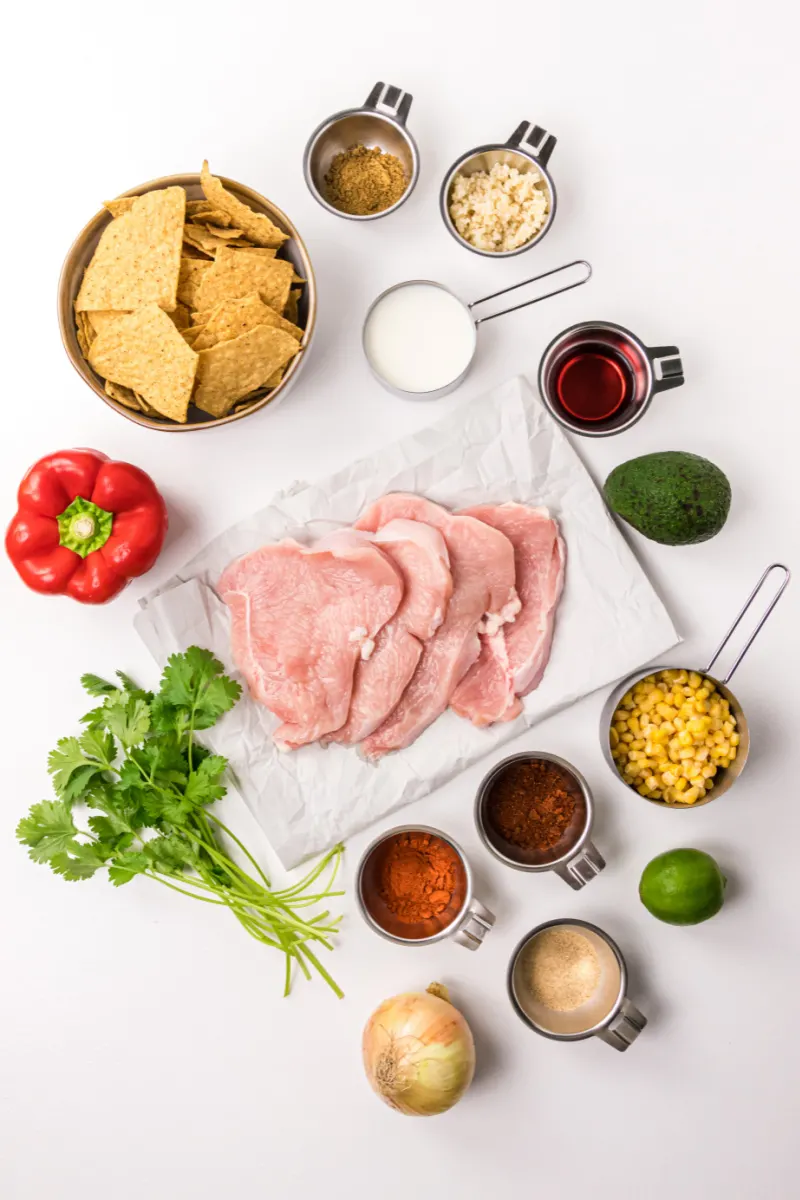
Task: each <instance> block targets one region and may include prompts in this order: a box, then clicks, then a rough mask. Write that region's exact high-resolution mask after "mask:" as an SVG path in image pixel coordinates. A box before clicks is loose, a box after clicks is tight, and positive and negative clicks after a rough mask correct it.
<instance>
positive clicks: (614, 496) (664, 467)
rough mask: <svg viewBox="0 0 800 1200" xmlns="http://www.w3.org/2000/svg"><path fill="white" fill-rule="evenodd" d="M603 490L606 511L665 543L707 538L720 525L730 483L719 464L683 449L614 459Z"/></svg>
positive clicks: (724, 517)
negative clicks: (620, 461) (616, 463)
mask: <svg viewBox="0 0 800 1200" xmlns="http://www.w3.org/2000/svg"><path fill="white" fill-rule="evenodd" d="M604 492H605V497H606V502H607V504H608V506H609V508H610V509H611V510H612V512H615V513H616V514H617V516H620V517H622V518H623V520H625V521H627V522H628V523H629V524H630V525H632V526H633V528H634V529H638V531H639V533H643V534H644V536H645V537H647V538H650V539H651V540H652V541H654V542H661V543H662V544H663V545H665V546H688V545H691V544H692V543H694V542H706V541H708V539H709V538H712V537H714V536H715V534H718V533H719V531H720V529H722V526H723V525H724V524H725V521H726V520H727V517H728V511H729V509H730V506H731V485H730V484H729V483H728V480H727V478H726V476H725V475H724V474H723V472H722V471H720V469H719V467H717V466H715V465H714V463H712V462H709V461H708V459H707V458H700V456H699V455H698V454H687V453H686V452H685V451H683V450H664V451H662V452H661V453H659V454H643V455H642V456H641V458H632V459H630V460H629V461H628V462H624V463H620V465H619V466H618V467H615V468H614V470H613V471H612V472H611V474H610V475H609V477H608V479H607V480H606V482H605V488H604Z"/></svg>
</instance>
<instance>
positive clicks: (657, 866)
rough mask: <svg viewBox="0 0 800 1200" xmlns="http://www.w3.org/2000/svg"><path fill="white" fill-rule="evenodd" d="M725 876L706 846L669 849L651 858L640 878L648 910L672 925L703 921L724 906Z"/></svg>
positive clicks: (640, 888) (694, 923)
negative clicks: (700, 848) (703, 848)
mask: <svg viewBox="0 0 800 1200" xmlns="http://www.w3.org/2000/svg"><path fill="white" fill-rule="evenodd" d="M725 882H726V881H725V876H724V875H723V874H722V872H721V871H720V869H719V867H718V866H717V864H716V862H715V861H714V859H713V858H712V857H711V855H710V854H706V853H704V851H702V850H668V851H667V853H666V854H659V855H658V857H657V858H654V859H653V860H652V862H649V863H648V864H647V866H646V867H645V869H644V871H643V872H642V878H641V880H640V882H639V898H640V900H641V901H642V904H643V905H644V906H645V908H646V909H647V911H648V912H650V913H652V914H653V916H654V917H658V919H659V921H666V922H667V924H669V925H699V924H700V922H701V921H707V920H708V918H709V917H713V916H714V914H715V913H718V912H719V910H720V909H721V908H722V903H723V900H724V898H725Z"/></svg>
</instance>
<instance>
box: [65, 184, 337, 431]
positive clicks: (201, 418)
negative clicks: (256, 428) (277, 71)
mask: <svg viewBox="0 0 800 1200" xmlns="http://www.w3.org/2000/svg"><path fill="white" fill-rule="evenodd" d="M218 178H220V179H221V180H222V182H223V183H224V185H225V187H226V188H227V189H228V191H230V192H232V193H233V195H234V196H236V197H237V199H239V200H242V201H243V202H244V203H245V204H248V205H249V206H250V207H251V208H252V209H254V210H255V211H256V212H261V213H266V214H267V216H268V217H269V218H270V219H271V220H272V221H274V222H275V224H276V225H277V226H279V228H281V229H282V230H283V231H284V232H285V233H288V234H289V240H288V241H287V242H284V245H283V247H282V249H281V250H280V251H279V254H280V255H281V256H283V257H286V258H288V259H290V261H291V262H292V263H294V266H295V269H296V271H297V273H298V275H300V276H302V278H303V279H305V280H307V283H306V285H305V287H304V288H303V294H302V296H301V298H300V305H299V316H298V321H299V324H300V325H302V326H303V328H304V329H305V333H304V335H303V340H302V342H301V343H300V344H301V347H302V352H301V353H300V354H298V355H297V356H296V357H295V358H293V359H292V361H291V363H290V364H289V366H288V367H287V368H286V374H285V375H284V377H283V379H282V380H281V382H280V383H279V384H278V386H277V387H276V388H273V389H272V391H271V392H265V393H264V395H263V396H262V397H261V398H260V399H258V400H256V401H255V402H254V403H253V404H251V405H250V406H249V407H248V408H244V409H240V410H239V412H233V413H229V415H228V416H227V417H217V418H215V417H209V416H207V415H206V414H205V413H203V412H201V411H200V410H199V409H196V408H194V407H190V408H189V418H188V420H187V422H186V424H185V425H179V424H178V423H177V422H176V421H168V420H166V419H165V418H160V417H149V416H147V415H146V414H145V413H140V412H134V411H133V410H131V409H129V408H125V406H124V405H122V404H118V403H117V401H116V400H112V399H111V397H110V396H109V395H107V394H106V391H105V383H104V380H103V379H102V378H101V377H100V376H99V375H97V374H96V373H95V372H94V371H93V370H92V368H91V367H90V366H89V364H88V362H87V361H86V359H85V358H84V357H83V355H82V354H81V351H80V346H79V345H78V337H77V333H76V331H75V316H74V312H73V305H74V303H75V298H76V296H77V295H78V289H79V287H80V284H81V279H82V278H83V272H84V271H85V270H86V267H87V265H88V263H89V260H90V259H91V257H92V255H93V254H94V252H95V249H96V247H97V243H98V242H99V240H100V234H101V233H102V232H103V230H104V229H105V227H106V225H108V223H109V221H110V220H111V214H110V213H109V212H107V211H106V209H102V210H101V211H100V212H99V213H96V214H95V216H94V217H92V219H91V221H90V222H89V224H88V225H87V226H86V227H85V228H84V229H82V230H81V232H80V233H79V234H78V236H77V238H76V239H75V241H74V242H73V243H72V246H71V247H70V251H69V253H68V255H67V257H66V259H65V260H64V266H63V267H62V268H61V278H60V279H59V281H58V324H59V327H60V329H61V340H62V342H63V343H64V349H65V350H66V352H67V354H68V356H69V360H70V362H71V363H72V365H73V367H74V368H75V370H76V371H77V372H78V374H79V375H80V376H81V378H82V379H84V380H85V381H86V383H88V385H89V387H90V388H91V389H92V391H94V392H96V393H97V395H98V396H99V397H100V399H101V400H102V401H103V402H104V403H105V404H107V405H108V407H109V408H113V409H114V411H115V412H118V413H119V414H120V415H121V416H123V417H126V418H127V419H128V420H129V421H135V422H136V424H137V425H146V426H148V427H149V428H150V429H163V430H166V431H167V432H169V433H188V432H191V431H192V430H194V429H210V428H214V427H215V426H218V425H228V424H230V422H231V421H241V420H244V418H245V417H249V416H251V415H252V414H253V413H256V412H258V411H259V410H260V409H262V408H265V407H266V406H267V405H268V404H274V403H275V401H276V400H278V399H279V398H282V397H283V396H285V395H286V393H287V392H288V391H289V388H290V387H291V386H292V384H293V383H294V382H295V380H296V379H297V376H298V375H299V374H300V371H301V369H302V366H303V363H304V362H305V360H306V356H307V355H308V348H309V346H310V344H311V338H312V336H313V334H314V325H315V322H316V318H317V288H316V283H315V280H314V271H313V268H312V266H311V259H310V258H309V257H308V251H307V250H306V247H305V243H304V242H303V239H302V238H301V237H300V234H299V233H298V232H297V230H296V229H295V227H294V225H293V224H292V222H291V221H290V220H289V218H288V217H287V216H286V215H285V213H283V212H281V210H280V209H279V208H276V206H275V205H274V204H271V203H270V201H269V200H266V199H265V198H264V197H263V196H260V195H259V194H258V192H254V191H252V190H251V189H250V188H248V187H245V186H244V184H242V183H236V181H235V180H233V179H226V178H225V177H224V176H223V175H220V176H218ZM176 185H177V186H179V187H184V188H186V195H187V197H188V198H189V200H200V199H202V197H203V189H202V188H201V187H200V176H199V175H197V174H193V175H165V176H164V177H163V178H162V179H151V181H150V182H149V183H142V184H140V185H139V187H134V188H131V189H130V190H129V191H127V192H124V193H123V194H124V195H125V196H141V195H143V194H144V193H145V192H153V191H156V190H157V189H158V188H165V187H173V186H176Z"/></svg>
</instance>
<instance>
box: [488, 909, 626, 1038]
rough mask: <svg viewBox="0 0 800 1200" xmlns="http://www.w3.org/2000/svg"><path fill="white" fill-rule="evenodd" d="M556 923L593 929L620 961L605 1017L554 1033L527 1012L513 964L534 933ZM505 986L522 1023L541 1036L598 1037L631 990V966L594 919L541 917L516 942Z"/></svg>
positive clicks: (537, 934) (514, 964) (549, 927)
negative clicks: (614, 992)
mask: <svg viewBox="0 0 800 1200" xmlns="http://www.w3.org/2000/svg"><path fill="white" fill-rule="evenodd" d="M557 925H576V926H578V927H579V928H581V929H589V930H591V932H592V933H594V934H596V935H597V936H598V937H599V938H602V940H603V941H604V942H605V943H606V945H607V946H608V948H609V950H611V952H612V954H613V955H614V957H615V958H616V960H617V965H618V966H619V990H618V992H617V998H616V1000H615V1001H614V1003H613V1004H612V1005H611V1008H610V1009H609V1010H608V1012H607V1013H606V1015H605V1016H604V1017H603V1019H602V1021H598V1022H597V1023H596V1024H594V1025H592V1026H591V1027H590V1028H589V1029H582V1030H580V1031H579V1032H578V1033H554V1032H553V1031H552V1030H548V1029H543V1028H542V1027H541V1025H537V1024H536V1022H535V1021H533V1020H532V1019H531V1018H530V1017H529V1016H528V1014H527V1013H526V1012H525V1010H524V1008H523V1007H522V1005H521V1004H520V1001H519V1000H518V999H517V996H516V993H515V991H514V967H515V966H516V965H517V960H518V958H519V956H520V955H521V954H522V952H523V950H524V949H525V947H526V946H527V945H528V944H529V943H530V942H532V941H533V939H534V938H535V937H538V936H539V934H540V933H543V932H544V930H545V929H552V928H554V927H555V926H557ZM506 989H507V991H508V998H509V1000H510V1001H511V1007H512V1008H513V1009H514V1012H515V1013H516V1014H517V1016H518V1017H519V1019H520V1020H521V1021H522V1022H523V1024H525V1025H527V1026H528V1028H529V1029H532V1030H533V1032H534V1033H538V1034H540V1035H541V1036H542V1037H546V1038H549V1039H550V1040H551V1041H553V1042H582V1041H585V1040H586V1039H587V1038H590V1037H596V1035H597V1034H598V1033H599V1032H600V1030H602V1029H606V1028H607V1027H608V1026H609V1025H610V1024H611V1022H612V1021H613V1020H614V1018H615V1017H616V1015H617V1013H618V1012H619V1010H620V1008H621V1007H622V1004H623V1002H624V1000H625V996H626V994H627V991H628V966H627V963H626V962H625V956H624V955H623V953H622V951H621V950H620V948H619V946H618V945H617V943H616V942H615V941H614V939H613V938H612V936H611V934H609V933H606V931H605V930H604V929H601V928H600V926H599V925H593V924H592V922H591V921H581V920H579V919H578V918H577V917H554V918H553V919H552V920H550V921H542V923H541V924H540V925H536V926H535V927H534V928H533V929H531V930H530V931H529V932H528V933H526V934H525V936H524V937H523V938H521V939H520V941H519V942H518V943H517V945H516V946H515V948H514V950H513V952H512V954H511V958H510V959H509V963H508V970H507V972H506Z"/></svg>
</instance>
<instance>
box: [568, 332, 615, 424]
mask: <svg viewBox="0 0 800 1200" xmlns="http://www.w3.org/2000/svg"><path fill="white" fill-rule="evenodd" d="M555 385H556V386H555V391H556V395H557V397H558V400H559V402H560V404H561V406H562V408H563V409H564V411H565V412H566V413H568V414H569V416H571V417H573V418H575V419H576V420H578V421H605V420H607V419H608V418H609V417H611V416H613V415H614V413H616V412H618V411H619V409H620V408H622V406H623V404H625V403H626V402H628V401H629V400H630V399H631V398H632V396H633V377H632V374H631V370H630V367H629V365H628V364H627V363H626V362H625V361H624V360H621V359H620V358H618V357H617V355H616V354H615V353H614V352H613V350H610V349H609V347H608V346H581V347H580V349H578V350H575V351H574V352H573V353H572V354H570V355H569V357H568V358H565V359H564V361H563V362H562V363H561V365H560V366H559V368H558V371H557V373H556V379H555Z"/></svg>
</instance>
